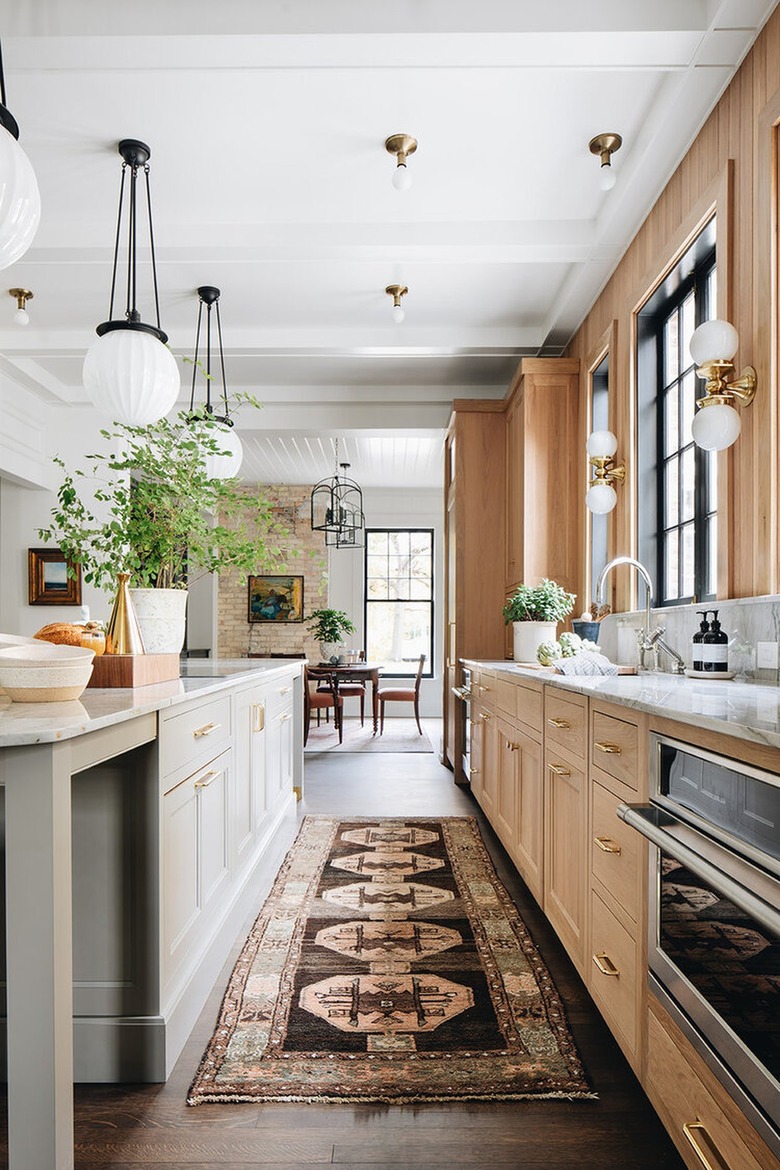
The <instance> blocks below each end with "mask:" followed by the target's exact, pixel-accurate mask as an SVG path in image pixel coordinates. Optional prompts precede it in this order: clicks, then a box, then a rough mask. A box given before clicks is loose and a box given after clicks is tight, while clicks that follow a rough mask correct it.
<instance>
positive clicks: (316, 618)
mask: <svg viewBox="0 0 780 1170" xmlns="http://www.w3.org/2000/svg"><path fill="white" fill-rule="evenodd" d="M309 621H310V625H309V626H308V627H307V628H308V631H309V633H310V634H313V635H314V637H315V638H316V639H317V641H318V642H319V644H320V653H321V654H322V661H323V662H332V661H333V659H334V658H335V659H338V658H339V657H340V655H341V654H342V653H343V649H344V635H345V634H354V632H355V627H354V625H353V624H352V622H351V621H350V620H349V618H348V617H347V615H346V614H345V613H344V612H343V611H342V610H340V609H315V610H314V612H313V613H311V614H309Z"/></svg>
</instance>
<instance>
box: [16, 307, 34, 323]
mask: <svg viewBox="0 0 780 1170" xmlns="http://www.w3.org/2000/svg"><path fill="white" fill-rule="evenodd" d="M14 324H15V325H29V324H30V314H29V313H28V312H27V310H26V309H17V310H16V312H15V313H14Z"/></svg>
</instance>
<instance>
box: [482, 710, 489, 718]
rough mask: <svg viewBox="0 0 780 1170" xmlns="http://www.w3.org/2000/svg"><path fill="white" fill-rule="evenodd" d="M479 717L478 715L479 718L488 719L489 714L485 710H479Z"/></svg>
mask: <svg viewBox="0 0 780 1170" xmlns="http://www.w3.org/2000/svg"><path fill="white" fill-rule="evenodd" d="M479 717H480V719H489V718H490V716H489V715H488V714H487V712H486V711H480V713H479Z"/></svg>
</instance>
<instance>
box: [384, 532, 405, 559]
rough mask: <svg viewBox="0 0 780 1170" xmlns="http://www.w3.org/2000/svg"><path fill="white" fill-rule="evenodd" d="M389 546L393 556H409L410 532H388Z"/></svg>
mask: <svg viewBox="0 0 780 1170" xmlns="http://www.w3.org/2000/svg"><path fill="white" fill-rule="evenodd" d="M388 542H389V544H388V547H389V551H390V555H391V557H392V556H393V555H395V556H402V557H408V556H409V533H408V532H390V533H388Z"/></svg>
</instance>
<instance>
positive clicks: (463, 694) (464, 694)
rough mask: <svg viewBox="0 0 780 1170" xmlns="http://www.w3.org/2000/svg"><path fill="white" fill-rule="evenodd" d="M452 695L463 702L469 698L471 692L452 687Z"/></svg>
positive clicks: (466, 689) (463, 688) (465, 688)
mask: <svg viewBox="0 0 780 1170" xmlns="http://www.w3.org/2000/svg"><path fill="white" fill-rule="evenodd" d="M452 693H453V695H454V696H455V698H456V699H463V700H464V702H465V701H466V700H468V699H470V698H471V691H470V690H469V689H468V687H452Z"/></svg>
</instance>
